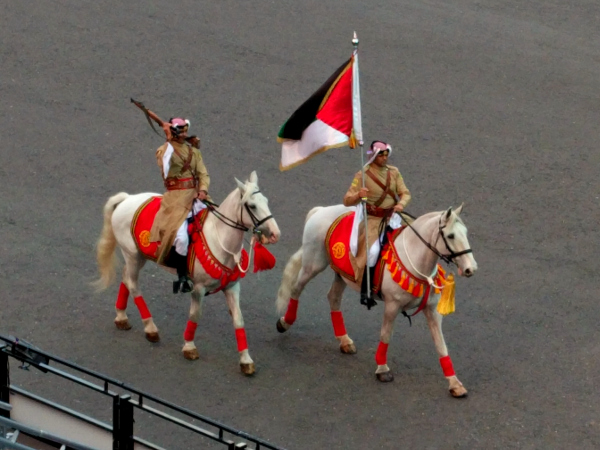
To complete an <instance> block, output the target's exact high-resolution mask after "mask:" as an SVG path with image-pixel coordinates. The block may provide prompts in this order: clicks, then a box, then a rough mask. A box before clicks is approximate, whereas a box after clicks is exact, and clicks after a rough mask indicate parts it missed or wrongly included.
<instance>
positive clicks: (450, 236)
mask: <svg viewBox="0 0 600 450" xmlns="http://www.w3.org/2000/svg"><path fill="white" fill-rule="evenodd" d="M446 237H447V238H448V239H454V233H450V234H449V235H448V236H446Z"/></svg>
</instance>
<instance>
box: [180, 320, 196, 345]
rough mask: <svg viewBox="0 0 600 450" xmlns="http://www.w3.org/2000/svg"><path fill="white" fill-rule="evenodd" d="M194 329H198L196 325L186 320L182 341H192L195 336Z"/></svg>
mask: <svg viewBox="0 0 600 450" xmlns="http://www.w3.org/2000/svg"><path fill="white" fill-rule="evenodd" d="M196 328H198V324H197V323H194V322H192V321H191V320H188V322H187V325H186V327H185V332H184V333H183V339H185V340H186V341H193V340H194V336H195V335H196Z"/></svg>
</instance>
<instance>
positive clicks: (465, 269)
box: [436, 205, 477, 277]
mask: <svg viewBox="0 0 600 450" xmlns="http://www.w3.org/2000/svg"><path fill="white" fill-rule="evenodd" d="M462 209H463V205H460V206H459V207H458V208H456V209H455V210H453V209H452V207H450V208H448V210H446V211H445V212H443V213H442V215H441V216H440V221H439V232H440V239H438V240H437V242H436V247H437V250H438V251H439V252H440V253H441V254H442V255H444V256H446V257H447V258H448V259H450V260H451V261H453V262H454V263H455V264H456V265H457V266H458V274H459V275H461V276H465V277H470V276H473V275H474V274H475V271H476V270H477V262H476V261H475V258H474V257H473V252H472V251H471V246H470V245H469V239H468V238H467V227H466V226H465V224H464V222H463V221H462V219H461V218H460V216H459V215H460V213H461V212H462Z"/></svg>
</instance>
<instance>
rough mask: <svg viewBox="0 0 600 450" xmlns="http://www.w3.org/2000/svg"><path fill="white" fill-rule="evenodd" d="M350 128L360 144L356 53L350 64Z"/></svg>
mask: <svg viewBox="0 0 600 450" xmlns="http://www.w3.org/2000/svg"><path fill="white" fill-rule="evenodd" d="M352 128H353V129H354V137H355V138H356V140H357V141H358V142H359V144H362V142H363V134H362V113H361V110H360V81H359V79H358V51H356V52H354V63H353V64H352Z"/></svg>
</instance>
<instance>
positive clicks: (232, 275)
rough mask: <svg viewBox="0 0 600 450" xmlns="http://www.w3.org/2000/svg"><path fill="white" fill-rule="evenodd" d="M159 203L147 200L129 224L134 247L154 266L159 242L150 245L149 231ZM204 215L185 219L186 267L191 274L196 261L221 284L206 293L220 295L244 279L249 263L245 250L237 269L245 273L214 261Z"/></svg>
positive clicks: (159, 200)
mask: <svg viewBox="0 0 600 450" xmlns="http://www.w3.org/2000/svg"><path fill="white" fill-rule="evenodd" d="M161 201H162V197H151V198H149V199H148V200H147V201H145V202H144V203H143V204H142V205H141V206H140V207H139V208H138V209H137V211H136V212H135V214H134V216H133V220H132V221H131V235H132V237H133V240H134V241H135V245H136V246H137V248H138V250H139V251H140V253H142V254H143V255H144V257H145V258H146V259H149V260H151V261H154V262H156V259H157V255H156V250H157V249H158V246H159V244H160V242H150V229H151V228H152V224H153V222H154V218H155V217H156V213H157V212H158V210H159V208H160V202H161ZM207 215H208V209H203V210H202V211H200V212H199V213H198V214H196V215H195V216H193V217H192V219H186V220H188V234H189V236H190V239H189V242H190V245H189V248H188V254H187V265H188V272H189V273H194V265H195V263H196V261H199V262H200V264H202V268H203V269H204V270H205V272H206V273H207V274H208V275H209V276H211V277H212V278H214V279H218V280H220V282H221V283H220V286H219V287H218V288H217V289H215V290H213V291H211V292H209V293H210V294H212V293H215V292H218V291H220V290H221V289H223V288H224V287H226V286H227V285H228V284H229V283H232V282H233V281H235V280H237V279H238V278H243V277H244V276H245V275H246V273H245V272H246V270H247V269H248V267H249V264H250V260H249V258H248V253H247V252H246V250H244V249H242V256H241V259H240V264H239V265H240V266H241V267H245V269H244V271H240V269H239V267H238V266H237V265H236V266H235V267H234V268H233V269H230V268H229V267H227V266H224V265H223V264H221V262H220V261H219V260H218V259H217V258H215V257H214V255H213V254H212V252H211V251H210V248H209V247H208V244H207V243H206V238H205V236H204V233H203V231H202V228H203V226H204V221H205V220H206V217H207ZM166 263H167V264H166V265H167V267H170V266H169V265H168V257H167V261H166ZM207 295H208V294H207Z"/></svg>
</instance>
